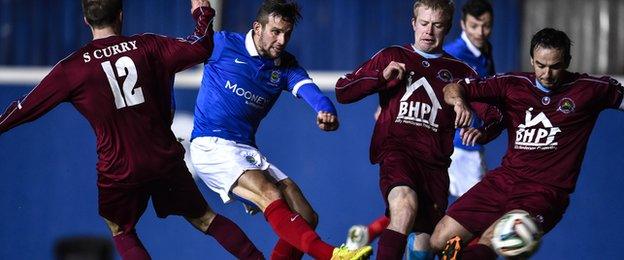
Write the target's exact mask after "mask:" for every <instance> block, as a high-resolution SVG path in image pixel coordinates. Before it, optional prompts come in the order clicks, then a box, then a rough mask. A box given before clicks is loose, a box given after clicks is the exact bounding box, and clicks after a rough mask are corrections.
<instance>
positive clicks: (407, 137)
mask: <svg viewBox="0 0 624 260" xmlns="http://www.w3.org/2000/svg"><path fill="white" fill-rule="evenodd" d="M391 61H395V62H400V63H404V64H405V69H406V74H405V76H404V79H403V80H401V81H398V80H392V81H389V82H386V81H385V80H384V78H383V70H384V69H385V68H386V67H387V66H388V64H389V63H390V62H391ZM475 76H476V72H475V71H474V70H472V69H471V68H470V67H469V66H468V65H466V64H465V63H463V62H461V61H459V60H456V59H454V58H452V57H451V56H450V55H448V54H446V53H445V54H443V56H441V57H439V58H432V59H427V58H425V57H422V56H421V55H419V54H418V53H416V52H415V50H414V49H413V47H412V46H410V45H405V46H392V47H389V48H386V49H383V50H381V51H380V52H378V53H377V54H375V55H374V56H373V57H372V58H371V59H370V60H369V61H367V62H366V63H364V65H362V66H361V67H360V68H358V69H357V70H355V71H354V72H353V73H351V74H347V75H346V76H344V77H342V78H341V79H339V80H338V82H337V83H336V97H337V98H338V101H339V102H341V103H351V102H355V101H358V100H360V99H362V98H364V97H366V96H368V95H370V94H373V93H379V105H380V106H381V114H380V115H379V118H378V119H377V122H376V124H375V131H374V133H373V137H372V141H371V148H370V150H371V151H370V160H371V162H372V163H378V162H380V161H381V160H382V158H383V156H384V152H385V151H389V150H397V149H398V150H402V151H404V152H406V153H408V154H411V155H413V156H414V157H416V158H419V159H421V160H423V161H424V162H426V163H428V164H430V165H433V166H436V167H442V168H448V165H449V164H450V158H449V157H450V155H451V153H452V152H453V135H454V132H455V126H454V122H455V112H454V111H453V107H452V106H448V105H446V104H445V103H444V94H443V92H442V89H443V88H444V86H446V84H448V83H450V82H452V81H453V80H454V79H461V78H466V77H475ZM493 108H494V109H491V106H481V107H478V108H477V107H475V109H476V110H477V113H478V114H479V117H480V118H482V119H484V121H485V122H487V123H486V125H489V123H490V122H492V121H496V122H500V119H501V118H500V116H501V113H500V112H499V111H498V110H497V109H496V108H495V107H493Z"/></svg>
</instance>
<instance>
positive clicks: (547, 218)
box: [505, 181, 570, 233]
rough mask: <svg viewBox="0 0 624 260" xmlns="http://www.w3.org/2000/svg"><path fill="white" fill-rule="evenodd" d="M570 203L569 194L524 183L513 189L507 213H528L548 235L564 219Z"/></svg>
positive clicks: (535, 184)
mask: <svg viewBox="0 0 624 260" xmlns="http://www.w3.org/2000/svg"><path fill="white" fill-rule="evenodd" d="M569 202H570V200H569V195H568V193H567V192H564V191H561V190H557V189H554V188H552V187H548V186H545V185H542V184H539V183H535V182H530V181H523V182H518V183H516V185H515V186H514V187H513V190H512V192H511V194H510V198H509V200H508V203H507V204H506V207H505V212H508V211H511V210H516V209H520V210H524V211H527V212H528V213H529V214H530V215H531V216H532V217H533V218H534V219H535V222H536V223H537V225H538V226H539V227H540V229H541V230H542V231H544V233H548V232H549V231H550V230H552V229H553V228H554V227H555V225H556V224H557V223H559V221H560V220H561V219H562V218H563V214H564V213H565V211H566V209H567V207H568V205H569Z"/></svg>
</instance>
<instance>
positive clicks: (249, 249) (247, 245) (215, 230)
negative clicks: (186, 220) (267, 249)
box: [206, 215, 264, 260]
mask: <svg viewBox="0 0 624 260" xmlns="http://www.w3.org/2000/svg"><path fill="white" fill-rule="evenodd" d="M206 234H207V235H210V236H212V237H214V238H215V239H216V240H217V241H218V242H219V244H221V246H222V247H223V248H225V250H227V251H228V252H230V253H231V254H232V255H234V256H236V258H238V259H249V260H252V259H253V260H258V259H264V256H263V255H262V253H261V252H260V251H259V250H258V249H257V248H256V246H255V245H254V244H253V243H252V242H251V240H249V238H248V237H247V235H245V233H244V232H243V231H242V230H241V229H240V228H239V227H238V225H236V224H235V223H234V222H232V221H231V220H230V219H228V218H226V217H223V216H221V215H216V216H215V218H214V219H213V220H212V222H211V223H210V226H209V227H208V230H206Z"/></svg>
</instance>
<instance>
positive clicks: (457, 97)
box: [444, 83, 472, 128]
mask: <svg viewBox="0 0 624 260" xmlns="http://www.w3.org/2000/svg"><path fill="white" fill-rule="evenodd" d="M444 101H445V102H446V103H447V104H449V105H451V106H453V109H454V110H455V127H456V128H458V127H467V126H469V125H470V122H472V111H471V110H470V108H469V107H468V105H467V103H466V100H465V99H464V92H463V89H462V88H461V86H460V85H459V84H457V83H451V84H448V85H446V86H445V87H444Z"/></svg>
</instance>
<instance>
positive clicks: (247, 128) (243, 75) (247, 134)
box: [191, 31, 318, 146]
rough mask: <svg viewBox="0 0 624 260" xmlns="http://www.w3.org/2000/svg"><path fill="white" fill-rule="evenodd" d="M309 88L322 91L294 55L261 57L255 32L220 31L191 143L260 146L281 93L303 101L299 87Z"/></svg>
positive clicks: (206, 69) (199, 99)
mask: <svg viewBox="0 0 624 260" xmlns="http://www.w3.org/2000/svg"><path fill="white" fill-rule="evenodd" d="M308 85H312V86H313V87H314V88H315V89H317V90H318V87H317V86H316V85H314V82H313V81H312V79H310V77H309V76H308V73H307V72H306V71H305V70H304V69H303V68H301V67H300V66H299V65H298V64H297V61H296V60H295V58H294V57H293V56H292V55H291V54H289V53H286V52H285V53H284V54H282V55H281V57H279V58H277V59H268V58H264V57H261V56H260V55H259V54H258V51H257V50H256V47H255V45H254V42H253V39H252V31H249V33H247V35H242V34H238V33H230V32H224V31H221V32H218V33H215V34H214V50H213V53H212V56H211V57H210V58H209V59H208V60H207V61H206V62H205V64H204V74H203V79H202V82H201V88H200V89H199V94H198V95H197V102H196V104H195V122H194V127H193V132H192V135H191V139H194V138H196V137H200V136H215V137H220V138H224V139H227V140H231V141H235V142H237V143H243V144H247V145H252V146H255V134H256V130H257V129H258V125H259V124H260V121H261V120H262V119H263V118H264V117H265V116H266V115H267V113H268V112H269V110H271V107H273V105H274V104H275V101H277V98H278V97H279V95H280V94H281V92H282V91H288V92H291V93H292V94H293V95H295V96H296V97H298V95H297V93H298V91H299V89H300V88H301V87H304V86H306V87H309V86H308Z"/></svg>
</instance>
